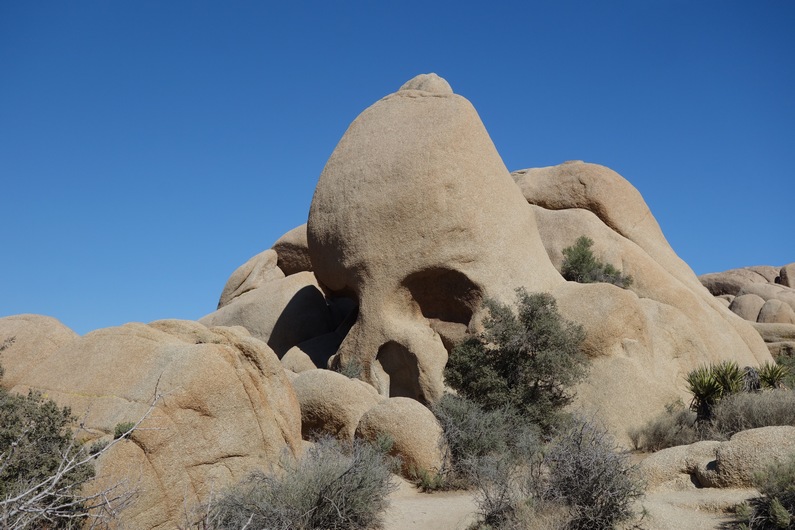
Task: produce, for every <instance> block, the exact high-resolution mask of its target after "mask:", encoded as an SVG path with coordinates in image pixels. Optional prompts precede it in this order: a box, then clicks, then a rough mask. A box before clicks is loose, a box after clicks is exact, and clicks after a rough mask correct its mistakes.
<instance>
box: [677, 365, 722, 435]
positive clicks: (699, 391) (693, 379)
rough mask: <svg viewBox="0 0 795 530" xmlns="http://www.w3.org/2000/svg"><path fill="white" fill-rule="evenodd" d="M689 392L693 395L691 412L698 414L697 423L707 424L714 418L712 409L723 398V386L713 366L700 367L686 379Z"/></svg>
mask: <svg viewBox="0 0 795 530" xmlns="http://www.w3.org/2000/svg"><path fill="white" fill-rule="evenodd" d="M685 379H686V381H687V386H688V390H690V393H691V394H693V399H692V401H691V402H690V410H692V411H694V412H695V413H696V421H697V422H706V421H709V420H710V419H711V418H712V407H714V406H715V404H716V403H717V402H718V401H719V400H720V398H721V394H722V392H721V385H720V383H719V382H718V380H717V379H716V378H715V373H714V367H713V366H707V365H703V366H699V367H698V368H696V369H695V370H693V371H692V372H690V373H689V374H687V377H686V378H685Z"/></svg>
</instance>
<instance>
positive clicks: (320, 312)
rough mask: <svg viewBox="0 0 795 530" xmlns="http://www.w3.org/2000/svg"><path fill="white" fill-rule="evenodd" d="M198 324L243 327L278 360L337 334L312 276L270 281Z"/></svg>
mask: <svg viewBox="0 0 795 530" xmlns="http://www.w3.org/2000/svg"><path fill="white" fill-rule="evenodd" d="M199 322H201V323H202V324H204V325H206V326H208V327H212V326H243V327H244V328H246V329H247V330H248V331H249V332H251V334H252V335H253V336H254V337H257V338H258V339H260V340H262V341H265V342H267V343H268V346H270V347H271V348H273V351H275V352H276V354H277V355H278V356H279V357H281V356H283V355H284V354H285V353H287V350H289V349H290V348H292V347H293V346H295V345H297V344H300V343H302V342H304V341H306V340H309V339H311V338H313V337H317V336H320V335H324V334H326V333H330V332H332V331H334V327H333V325H334V322H333V318H332V315H331V311H330V310H329V307H328V305H327V303H326V298H325V296H324V295H323V292H322V291H321V290H320V287H319V286H318V284H317V281H316V280H315V277H314V275H313V274H312V273H311V272H300V273H297V274H293V275H291V276H287V277H286V278H282V279H280V280H273V281H269V282H267V283H265V284H263V285H262V286H260V287H257V288H256V289H253V290H251V291H248V292H246V293H244V294H242V295H240V296H238V297H236V298H234V299H233V300H232V301H231V302H230V303H229V304H227V305H225V306H223V307H222V308H221V309H219V310H217V311H215V312H214V313H210V314H209V315H207V316H205V317H202V318H201V319H200V320H199Z"/></svg>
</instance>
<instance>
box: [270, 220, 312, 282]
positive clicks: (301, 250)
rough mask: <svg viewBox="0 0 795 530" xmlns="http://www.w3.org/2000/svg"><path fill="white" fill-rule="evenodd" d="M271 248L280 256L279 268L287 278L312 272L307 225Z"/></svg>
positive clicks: (303, 225)
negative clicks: (307, 241) (298, 273)
mask: <svg viewBox="0 0 795 530" xmlns="http://www.w3.org/2000/svg"><path fill="white" fill-rule="evenodd" d="M271 248H272V249H273V250H274V251H276V254H278V256H279V260H278V265H279V268H280V269H281V270H282V271H284V274H286V275H287V276H289V275H291V274H295V273H297V272H303V271H311V270H312V262H311V261H310V260H309V249H308V248H307V243H306V223H304V224H302V225H301V226H297V227H295V228H293V229H292V230H290V231H289V232H287V233H286V234H284V235H283V236H282V237H280V238H279V239H278V240H277V241H276V243H274V244H273V247H271Z"/></svg>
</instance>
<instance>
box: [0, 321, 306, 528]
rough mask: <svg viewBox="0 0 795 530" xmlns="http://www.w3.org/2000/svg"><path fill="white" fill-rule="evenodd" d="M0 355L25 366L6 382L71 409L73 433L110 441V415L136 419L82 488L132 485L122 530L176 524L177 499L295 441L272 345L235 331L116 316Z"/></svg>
mask: <svg viewBox="0 0 795 530" xmlns="http://www.w3.org/2000/svg"><path fill="white" fill-rule="evenodd" d="M12 318H13V317H12ZM7 320H8V319H0V330H1V329H4V328H5V327H6V326H5V325H4V324H7V322H6V321H7ZM17 336H19V335H17ZM0 340H2V336H0ZM2 360H3V362H4V363H8V364H9V365H24V364H26V363H28V362H33V363H35V366H36V369H35V371H27V372H26V373H25V374H24V377H20V378H18V379H17V381H18V382H17V384H16V385H14V386H13V387H12V388H11V390H12V391H14V392H21V393H26V392H27V391H28V389H36V390H40V391H42V392H44V393H45V394H46V396H47V397H48V398H51V399H53V400H55V401H56V402H57V403H59V404H61V405H66V406H69V407H71V409H72V412H73V414H75V415H76V416H77V417H78V418H79V419H80V422H81V423H82V424H83V425H84V430H82V431H79V432H78V436H79V437H80V438H81V439H88V440H91V439H100V440H108V439H110V438H112V435H113V433H114V430H115V426H116V425H117V424H120V423H125V422H136V421H138V420H139V419H141V418H145V419H144V421H143V423H141V425H140V428H139V429H138V430H136V431H134V432H133V435H132V437H131V439H130V440H129V441H128V440H123V441H122V442H121V443H119V444H117V445H115V446H113V447H112V448H111V450H110V451H109V452H108V453H106V454H105V455H103V457H102V458H101V459H100V460H99V462H98V463H97V476H98V478H97V480H96V481H95V482H94V484H93V485H92V488H95V489H97V490H101V489H103V488H104V487H107V486H110V485H113V484H117V483H120V484H121V488H123V489H126V490H128V491H130V492H132V493H135V503H134V504H133V505H132V506H130V507H129V508H128V509H127V510H125V512H124V522H125V524H126V525H127V527H129V528H148V529H149V528H158V529H160V528H162V529H166V528H169V529H170V528H176V527H178V526H180V525H185V524H186V523H187V521H185V520H184V518H185V516H186V515H185V513H186V508H187V509H190V508H191V507H193V506H195V505H197V504H199V503H200V502H205V501H206V500H207V498H208V495H209V494H210V492H211V491H212V490H213V489H215V490H216V491H217V490H218V489H220V488H223V487H224V486H226V485H229V484H230V483H232V482H234V481H237V480H240V479H242V478H243V477H244V476H246V475H247V474H248V473H249V472H250V471H251V470H252V469H256V468H265V467H267V466H269V465H271V464H274V463H277V462H278V461H279V457H280V455H281V454H282V453H283V452H284V451H288V452H290V453H292V454H298V453H299V452H300V450H301V415H300V409H299V406H298V401H297V399H296V397H295V393H294V392H293V389H292V386H291V385H290V384H289V382H288V381H287V378H286V376H285V374H284V370H283V369H282V367H281V364H280V363H279V360H278V359H277V358H276V355H275V354H274V353H273V351H272V350H271V349H270V348H268V346H267V345H266V344H265V343H264V342H262V341H260V340H257V339H255V338H253V337H251V336H250V335H249V334H248V332H247V331H245V330H244V329H242V328H213V329H208V328H206V327H205V326H203V325H201V324H198V323H196V322H189V321H175V320H169V321H158V322H153V323H152V324H150V325H145V324H126V325H124V326H121V327H115V328H106V329H102V330H98V331H94V332H92V333H89V334H87V335H86V336H84V337H82V338H78V339H74V340H70V341H68V342H66V343H65V344H64V345H63V346H62V347H61V348H59V349H58V350H57V351H56V352H54V353H52V354H51V355H49V356H47V357H46V358H45V359H43V360H40V361H39V360H38V359H36V358H35V354H31V353H30V349H29V348H27V349H22V348H19V349H16V350H13V351H12V350H7V351H5V352H3V355H2ZM23 380H24V383H23V382H22V381H23ZM158 396H159V398H158V399H157V400H156V403H155V407H154V408H153V409H152V410H151V411H149V412H148V414H147V411H148V409H149V407H150V405H151V404H152V403H153V402H154V401H155V398H156V397H158Z"/></svg>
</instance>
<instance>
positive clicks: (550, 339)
mask: <svg viewBox="0 0 795 530" xmlns="http://www.w3.org/2000/svg"><path fill="white" fill-rule="evenodd" d="M516 294H517V304H516V305H517V311H516V312H514V310H513V309H512V308H511V307H510V306H508V305H505V304H500V303H497V302H495V301H493V300H487V301H486V302H485V307H486V309H487V311H488V316H487V317H486V318H485V319H484V322H483V324H484V328H485V329H484V331H483V332H482V333H480V334H477V335H474V336H472V337H470V338H468V339H466V340H465V341H464V342H462V343H461V344H459V345H458V346H457V347H456V348H454V350H453V351H452V353H451V354H450V358H449V360H448V362H447V366H446V367H445V380H446V381H447V384H448V385H450V386H451V387H452V388H454V389H455V390H456V391H457V392H458V394H459V395H461V396H463V397H466V398H468V399H471V400H472V401H474V402H476V403H477V404H478V405H480V406H481V407H483V408H484V409H485V410H496V409H500V408H508V409H510V410H512V411H514V413H516V414H518V415H519V416H521V417H522V418H523V419H524V420H525V421H529V422H530V423H533V424H535V425H538V426H539V427H541V429H542V430H544V431H545V432H550V431H551V430H552V429H553V428H554V427H555V426H556V425H557V424H558V422H559V421H560V419H561V418H560V416H561V412H562V410H563V407H565V406H566V405H567V404H569V403H570V402H571V399H572V393H571V387H572V386H573V385H574V384H575V383H577V382H579V381H581V380H582V379H583V377H585V375H586V372H587V359H586V357H585V355H584V354H583V353H582V352H581V351H580V345H581V344H582V341H583V340H584V338H585V332H584V331H583V329H582V327H581V326H579V325H578V324H575V323H573V322H569V321H567V320H565V319H564V318H563V317H562V316H561V315H560V313H558V310H557V304H556V302H555V298H554V297H552V296H551V295H549V294H545V293H532V294H529V293H527V292H526V291H525V290H523V289H519V290H517V292H516Z"/></svg>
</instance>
